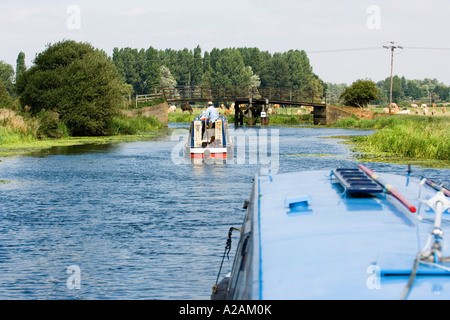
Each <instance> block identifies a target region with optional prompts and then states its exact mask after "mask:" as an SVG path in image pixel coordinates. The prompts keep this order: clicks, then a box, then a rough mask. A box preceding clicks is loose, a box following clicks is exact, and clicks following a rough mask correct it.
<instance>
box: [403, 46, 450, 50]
mask: <svg viewBox="0 0 450 320" xmlns="http://www.w3.org/2000/svg"><path fill="white" fill-rule="evenodd" d="M404 48H405V49H417V50H442V51H449V50H450V48H430V47H404Z"/></svg>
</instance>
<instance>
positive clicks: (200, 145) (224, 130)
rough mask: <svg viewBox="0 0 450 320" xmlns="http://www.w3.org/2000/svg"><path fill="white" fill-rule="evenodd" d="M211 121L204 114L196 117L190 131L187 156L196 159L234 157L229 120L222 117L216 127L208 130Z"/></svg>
mask: <svg viewBox="0 0 450 320" xmlns="http://www.w3.org/2000/svg"><path fill="white" fill-rule="evenodd" d="M208 123H209V119H206V118H205V117H204V116H203V115H202V114H201V115H199V116H198V117H196V118H195V119H194V120H193V121H192V122H191V126H190V129H189V136H188V140H187V142H186V146H185V149H184V150H185V155H186V156H187V157H190V158H192V159H195V158H206V157H210V158H218V159H226V158H227V157H232V156H233V150H234V149H233V140H232V137H231V136H230V133H229V126H228V120H227V118H226V117H225V116H220V117H219V119H218V120H217V121H216V122H215V123H214V127H213V128H211V129H208Z"/></svg>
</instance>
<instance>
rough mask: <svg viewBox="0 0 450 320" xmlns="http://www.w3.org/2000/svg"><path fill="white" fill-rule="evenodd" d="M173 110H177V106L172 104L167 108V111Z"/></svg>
mask: <svg viewBox="0 0 450 320" xmlns="http://www.w3.org/2000/svg"><path fill="white" fill-rule="evenodd" d="M175 111H177V106H173V105H172V106H170V107H169V110H168V112H169V113H171V112H175Z"/></svg>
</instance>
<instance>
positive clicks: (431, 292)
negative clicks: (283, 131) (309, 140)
mask: <svg viewBox="0 0 450 320" xmlns="http://www.w3.org/2000/svg"><path fill="white" fill-rule="evenodd" d="M444 182H446V181H444ZM446 183H447V182H446ZM449 197H450V192H449V190H448V189H447V188H446V187H444V185H443V184H441V183H437V182H433V181H431V180H429V179H427V178H425V177H424V178H423V179H417V178H413V177H411V175H410V172H409V171H406V170H405V174H404V175H401V174H400V175H398V174H387V173H378V172H374V171H373V170H371V169H369V168H367V167H365V166H364V165H359V166H355V167H354V168H338V169H334V170H331V171H304V172H297V173H283V174H277V175H270V174H269V175H268V176H258V175H256V176H255V178H254V182H253V187H252V190H251V195H250V199H249V201H246V204H245V207H246V208H247V211H246V214H245V218H244V221H243V224H242V227H241V228H231V229H230V231H229V239H228V242H227V246H228V250H230V248H231V245H229V244H230V243H229V242H230V241H231V238H232V237H231V234H232V233H233V232H234V231H236V230H239V231H240V237H239V243H238V245H237V249H236V254H235V258H234V263H233V266H232V269H231V272H230V273H229V274H227V275H226V276H225V277H223V278H219V276H218V277H217V281H216V284H215V285H214V286H213V292H212V295H211V299H213V300H316V299H317V300H366V299H367V300H378V299H380V300H387V299H413V300H416V299H418V300H422V299H450V248H449V247H448V243H449V237H450V212H449V211H450V209H449V208H450V201H449ZM224 256H225V255H224ZM222 264H223V260H222ZM221 268H222V266H221ZM229 271H230V270H229ZM219 275H220V271H219Z"/></svg>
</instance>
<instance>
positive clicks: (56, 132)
mask: <svg viewBox="0 0 450 320" xmlns="http://www.w3.org/2000/svg"><path fill="white" fill-rule="evenodd" d="M37 118H38V123H39V128H38V130H37V132H36V137H37V138H38V139H43V138H55V139H59V138H62V137H64V136H68V130H67V127H66V126H65V124H64V123H63V122H61V121H60V120H59V114H58V113H57V112H54V111H47V110H44V109H43V110H41V111H40V112H39V113H38V114H37Z"/></svg>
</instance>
